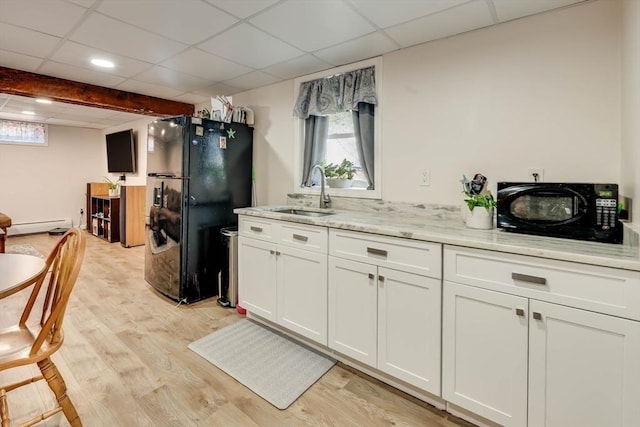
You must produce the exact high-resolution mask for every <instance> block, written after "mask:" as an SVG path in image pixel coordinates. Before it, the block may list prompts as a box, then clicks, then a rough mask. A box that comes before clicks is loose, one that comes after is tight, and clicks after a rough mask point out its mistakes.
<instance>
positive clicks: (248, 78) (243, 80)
mask: <svg viewBox="0 0 640 427" xmlns="http://www.w3.org/2000/svg"><path fill="white" fill-rule="evenodd" d="M277 81H278V79H276V78H275V77H273V76H270V75H269V74H266V73H263V72H261V71H254V72H252V73H249V74H245V75H244V76H240V77H237V78H235V79H231V80H227V81H225V82H224V83H225V84H228V85H230V86H233V87H237V88H238V89H243V90H249V89H254V88H257V87H260V86H266V85H270V84H272V83H275V82H277Z"/></svg>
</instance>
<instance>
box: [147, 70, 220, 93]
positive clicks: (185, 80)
mask: <svg viewBox="0 0 640 427" xmlns="http://www.w3.org/2000/svg"><path fill="white" fill-rule="evenodd" d="M135 79H136V80H137V81H141V82H145V83H150V84H155V85H165V86H167V87H170V88H173V89H176V90H179V91H181V92H190V91H192V90H194V89H200V88H203V87H207V86H208V85H210V84H211V83H210V82H208V81H207V80H205V79H202V78H200V77H195V76H190V75H188V74H185V73H181V72H180V71H176V70H172V69H170V68H165V67H160V66H155V67H153V68H151V69H149V70H147V71H145V72H144V73H140V74H138V75H137V76H136V78H135Z"/></svg>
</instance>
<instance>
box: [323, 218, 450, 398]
mask: <svg viewBox="0 0 640 427" xmlns="http://www.w3.org/2000/svg"><path fill="white" fill-rule="evenodd" d="M371 236H372V235H368V234H366V233H355V232H343V231H334V230H331V231H330V233H329V241H330V253H331V254H334V253H339V254H341V255H342V256H349V254H350V253H354V254H355V252H357V250H356V247H357V246H358V242H360V243H364V244H365V246H366V247H364V248H363V250H362V251H361V252H360V254H356V255H354V258H355V257H356V256H357V257H360V258H361V257H362V256H366V253H369V254H371V257H370V258H369V259H368V261H369V262H361V261H360V260H359V259H360V258H356V259H358V260H357V261H354V260H351V259H344V258H342V257H336V256H329V276H328V283H329V303H328V304H329V347H330V348H332V349H334V350H336V351H338V352H340V353H342V354H344V355H346V356H349V357H351V358H353V359H355V360H357V361H360V362H362V363H365V364H367V365H369V366H372V367H374V368H377V369H379V370H380V371H383V372H385V373H387V374H389V375H391V376H393V377H395V378H398V379H400V380H403V381H405V382H407V383H409V384H412V385H414V386H416V387H419V388H421V389H423V390H426V391H428V392H430V393H433V394H436V395H440V351H441V346H440V337H441V335H440V333H441V320H440V315H441V281H440V279H439V278H434V277H427V276H424V275H421V274H415V273H409V272H406V271H399V270H396V269H392V268H387V267H384V266H382V265H385V264H388V263H395V262H396V261H397V260H396V259H394V254H395V252H397V251H400V250H401V251H407V250H410V249H411V248H407V247H406V246H404V245H402V246H401V247H396V246H394V244H396V243H397V244H402V243H405V244H407V245H408V244H415V242H413V243H409V242H410V241H408V240H404V242H401V241H402V240H403V239H385V238H383V237H380V236H375V237H371ZM336 237H337V238H336ZM360 238H365V240H360ZM343 243H344V244H343ZM421 243H423V244H424V245H426V246H425V247H428V250H427V252H436V255H437V256H436V258H437V259H438V261H439V259H440V247H439V245H435V244H430V243H425V242H421ZM367 248H368V251H367ZM413 249H414V250H416V251H423V250H425V249H424V247H419V246H418V247H415V248H413ZM350 251H353V252H350ZM432 255H433V254H432ZM404 259H405V260H406V259H410V258H404ZM416 259H419V257H416ZM427 259H429V257H425V262H424V264H425V266H424V267H421V266H418V267H415V268H414V270H415V269H418V268H419V269H420V270H419V271H423V270H422V269H423V268H425V269H426V266H427V264H428V263H427ZM429 268H433V270H432V271H435V272H436V273H437V274H439V272H440V268H439V267H438V266H429Z"/></svg>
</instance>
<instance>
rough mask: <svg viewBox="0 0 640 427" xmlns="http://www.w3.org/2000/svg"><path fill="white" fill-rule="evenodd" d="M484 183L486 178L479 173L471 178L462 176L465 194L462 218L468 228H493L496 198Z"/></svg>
mask: <svg viewBox="0 0 640 427" xmlns="http://www.w3.org/2000/svg"><path fill="white" fill-rule="evenodd" d="M486 185H487V179H486V178H485V177H484V176H482V175H481V174H476V175H475V176H474V177H473V180H469V179H467V178H466V177H465V176H464V175H463V176H462V188H463V192H464V195H465V199H464V203H465V206H464V207H463V209H464V211H463V215H462V218H463V219H464V221H465V224H466V226H467V227H469V228H476V229H482V230H490V229H492V228H493V215H494V211H495V207H496V200H495V199H494V198H493V195H492V194H491V192H490V191H489V190H488V189H487V188H486Z"/></svg>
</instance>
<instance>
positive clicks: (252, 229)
mask: <svg viewBox="0 0 640 427" xmlns="http://www.w3.org/2000/svg"><path fill="white" fill-rule="evenodd" d="M250 228H251V231H255V232H256V233H262V227H255V226H253V225H252V226H251V227H250Z"/></svg>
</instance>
